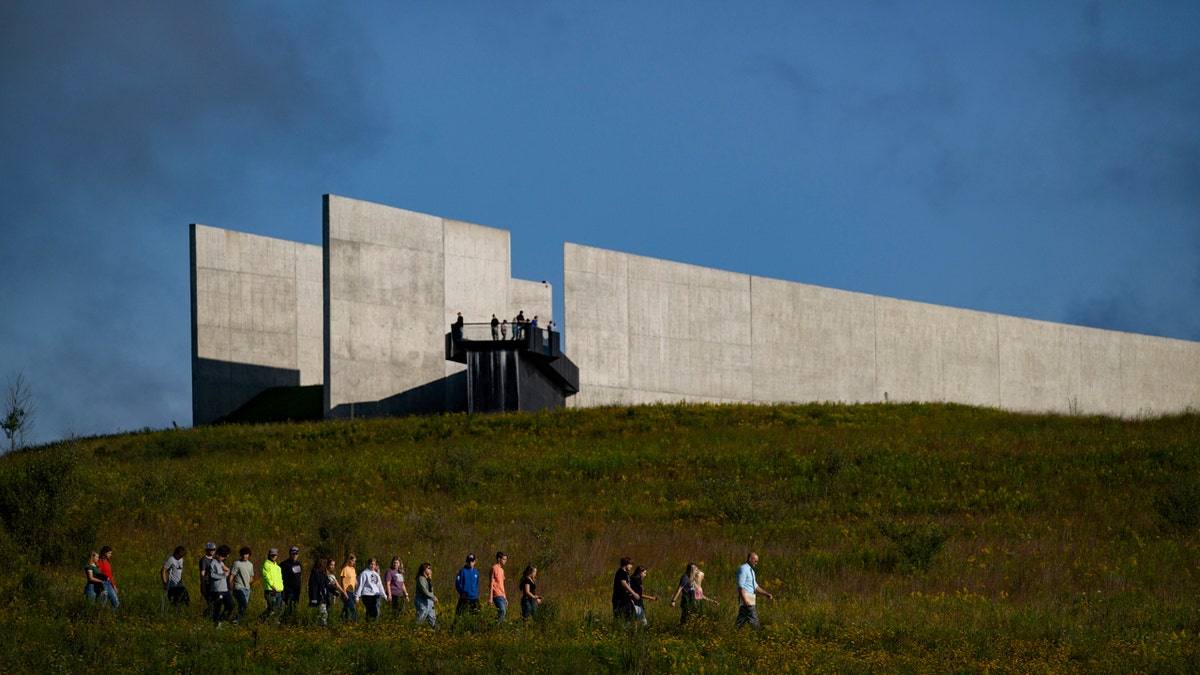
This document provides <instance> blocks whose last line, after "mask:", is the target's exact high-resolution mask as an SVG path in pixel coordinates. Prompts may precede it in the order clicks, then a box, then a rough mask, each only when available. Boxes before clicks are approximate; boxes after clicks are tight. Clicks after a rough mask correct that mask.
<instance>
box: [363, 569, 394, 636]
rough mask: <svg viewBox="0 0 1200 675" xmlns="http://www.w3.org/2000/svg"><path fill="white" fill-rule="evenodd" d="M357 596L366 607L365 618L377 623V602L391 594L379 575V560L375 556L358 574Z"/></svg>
mask: <svg viewBox="0 0 1200 675" xmlns="http://www.w3.org/2000/svg"><path fill="white" fill-rule="evenodd" d="M358 597H359V598H360V599H361V600H362V601H363V605H364V606H365V607H366V608H367V618H368V619H371V620H372V621H374V622H376V623H379V603H380V602H381V601H383V600H390V599H391V595H390V594H389V593H388V589H387V586H385V585H384V583H383V579H382V578H380V576H379V561H378V560H376V559H375V558H371V559H370V560H368V561H367V566H366V568H365V569H363V571H362V573H361V574H359V575H358Z"/></svg>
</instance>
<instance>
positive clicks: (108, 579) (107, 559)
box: [96, 546, 121, 612]
mask: <svg viewBox="0 0 1200 675" xmlns="http://www.w3.org/2000/svg"><path fill="white" fill-rule="evenodd" d="M112 555H113V550H112V547H111V546H105V547H104V548H102V549H100V562H99V563H97V565H96V566H97V567H99V568H100V573H101V574H103V575H104V576H105V579H104V602H107V603H108V606H109V609H111V610H112V611H114V612H115V611H117V608H118V607H120V606H121V601H120V600H118V599H117V582H116V580H115V579H113V573H112Z"/></svg>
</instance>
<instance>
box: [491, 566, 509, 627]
mask: <svg viewBox="0 0 1200 675" xmlns="http://www.w3.org/2000/svg"><path fill="white" fill-rule="evenodd" d="M507 562H508V556H506V555H504V552H503V551H496V564H495V565H492V576H491V583H490V584H488V586H489V592H488V595H490V596H491V601H492V604H493V605H495V606H496V621H497V622H500V621H504V617H505V616H507V615H508V596H507V595H505V594H504V564H505V563H507Z"/></svg>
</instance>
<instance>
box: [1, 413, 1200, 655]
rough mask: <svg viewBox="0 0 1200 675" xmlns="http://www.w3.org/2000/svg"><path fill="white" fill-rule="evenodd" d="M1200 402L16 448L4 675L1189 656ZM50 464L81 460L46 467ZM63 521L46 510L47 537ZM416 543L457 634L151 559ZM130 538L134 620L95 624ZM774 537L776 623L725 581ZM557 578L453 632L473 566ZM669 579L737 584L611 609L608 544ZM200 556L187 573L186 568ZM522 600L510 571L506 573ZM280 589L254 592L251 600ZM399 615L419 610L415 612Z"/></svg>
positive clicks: (422, 424)
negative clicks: (625, 619)
mask: <svg viewBox="0 0 1200 675" xmlns="http://www.w3.org/2000/svg"><path fill="white" fill-rule="evenodd" d="M1197 439H1200V416H1198V415H1183V416H1175V417H1168V418H1162V419H1152V420H1138V421H1122V420H1114V419H1107V418H1079V417H1054V416H1030V415H1017V414H1012V413H1004V412H999V411H994V410H984V409H976V408H967V407H962V406H949V405H887V404H885V405H872V406H840V405H806V406H774V407H762V406H684V405H658V406H641V407H628V408H626V407H613V408H602V409H592V410H563V411H557V412H553V413H543V414H536V415H497V416H466V415H445V416H432V417H422V418H406V419H386V420H371V421H364V420H356V421H346V422H306V423H297V424H280V425H269V426H236V425H229V426H220V427H208V428H201V429H192V430H170V431H158V432H144V433H136V434H124V435H119V436H107V437H99V438H90V439H77V440H73V441H71V442H67V443H61V444H57V445H54V446H47V447H43V448H38V449H34V450H30V451H26V452H22V453H17V454H14V455H9V456H5V457H3V458H0V489H2V490H0V517H2V518H3V524H4V528H3V530H2V531H0V556H2V557H3V559H4V560H6V561H10V562H11V563H12V566H11V567H10V569H12V570H13V572H14V573H12V574H9V575H0V598H4V600H0V602H3V603H5V604H7V605H8V606H7V607H6V608H5V609H4V611H0V651H2V655H3V658H4V660H3V661H0V663H5V664H12V667H13V668H14V669H18V668H19V669H21V670H26V669H29V670H45V669H51V668H53V669H68V670H75V669H82V668H83V667H87V666H90V665H93V664H104V665H109V666H111V667H115V668H118V669H130V670H132V669H144V668H150V669H155V670H179V671H187V670H194V669H199V668H206V669H211V668H231V669H236V670H240V671H264V672H266V671H274V670H278V669H283V668H289V669H291V668H296V667H299V668H303V669H316V668H320V669H327V670H333V671H339V672H342V671H344V672H366V671H372V672H375V671H381V670H382V671H394V672H406V671H422V672H471V671H477V670H483V669H497V668H506V669H510V670H511V669H517V670H522V671H543V672H565V671H570V672H661V671H666V670H672V671H685V672H704V671H706V670H707V671H709V672H731V671H739V670H745V669H749V668H757V669H767V668H774V669H782V670H786V671H798V670H805V671H813V672H821V671H824V672H861V671H863V670H872V669H873V670H883V671H907V672H948V671H951V672H953V671H962V672H1033V671H1038V672H1096V671H1111V672H1131V671H1144V672H1149V671H1155V672H1194V671H1196V670H1200V650H1198V649H1197V646H1196V645H1197V641H1196V636H1197V632H1198V631H1200V609H1198V606H1197V602H1196V591H1195V589H1196V588H1197V581H1198V580H1200V569H1198V565H1197V560H1200V555H1198V554H1200V551H1198V544H1197V541H1196V539H1195V530H1196V528H1197V523H1200V513H1198V511H1197V510H1198V509H1200V498H1197V497H1196V495H1197V494H1200V491H1198V490H1197V488H1196V485H1198V484H1200V481H1198V477H1200V442H1198V441H1197ZM54 476H60V477H61V480H59V481H55V480H53V479H52V478H53V477H54ZM38 523H44V524H45V527H38V525H37V524H38ZM209 540H212V541H216V542H218V543H229V544H230V545H231V546H234V547H235V548H236V547H239V546H241V545H249V546H251V547H252V548H253V549H254V560H255V561H256V562H258V561H261V559H262V555H263V554H264V553H265V551H266V549H267V548H268V547H271V546H274V547H278V548H281V549H284V548H286V547H288V546H290V545H292V544H293V543H294V544H298V545H299V546H301V547H302V548H303V549H304V551H305V554H306V558H305V563H306V568H307V563H308V562H309V560H308V558H307V555H309V554H312V553H314V552H317V551H320V552H324V553H329V554H332V555H334V556H335V557H337V558H338V559H339V560H341V559H344V557H345V555H346V554H347V553H350V552H354V553H357V554H358V556H359V559H360V560H365V559H366V558H367V557H378V558H381V559H384V560H388V559H390V558H391V556H392V555H395V554H399V555H401V556H402V557H403V558H404V560H405V563H406V566H407V569H408V571H409V573H410V574H411V573H413V572H415V570H416V567H417V564H418V563H420V562H421V561H423V560H428V561H430V562H432V563H433V565H434V570H435V571H434V583H435V590H436V591H437V592H438V594H439V596H440V597H441V598H442V599H443V605H442V607H441V609H440V614H441V618H442V622H443V623H444V624H446V625H447V626H448V628H446V629H445V630H443V631H441V632H440V633H437V634H434V633H431V632H428V631H421V630H417V629H415V628H414V627H412V626H411V625H409V622H408V621H407V620H406V621H401V622H397V623H391V622H385V623H384V624H381V625H380V626H371V625H366V624H363V623H360V624H356V625H340V624H337V623H336V622H335V626H334V627H333V628H331V629H320V628H318V627H315V626H309V625H299V626H284V627H276V626H275V625H273V624H252V625H248V626H237V627H229V628H224V629H222V630H221V631H214V630H213V629H212V628H211V627H210V626H209V625H207V624H206V623H204V622H203V621H201V620H200V618H199V608H197V607H193V608H191V609H189V610H186V611H182V612H172V611H168V612H167V613H165V614H162V613H160V605H161V590H160V585H159V583H158V582H157V579H158V569H159V567H160V566H161V564H162V562H163V560H164V559H165V558H166V557H167V555H168V554H169V552H170V550H171V549H172V548H173V547H174V546H175V545H177V544H181V543H182V544H184V545H185V546H187V547H188V548H189V551H190V552H189V558H188V564H187V565H186V566H185V578H186V579H187V581H188V582H189V585H190V586H191V587H192V594H193V597H194V598H195V597H196V596H197V594H196V592H195V584H196V579H195V576H194V574H195V573H194V566H195V555H196V554H197V553H198V552H199V550H200V549H201V548H202V547H203V543H204V542H205V541H209ZM103 544H109V545H111V546H113V547H114V549H116V555H115V557H114V569H115V572H116V577H117V580H118V583H119V585H120V587H121V590H122V607H121V612H120V614H119V615H117V616H109V615H107V614H105V613H103V612H95V611H93V612H85V611H84V607H83V600H82V593H81V590H82V567H83V560H84V556H85V555H86V552H87V551H88V550H91V549H94V548H98V547H99V546H100V545H103ZM751 549H753V550H755V551H757V552H758V553H759V554H760V555H761V556H762V563H761V564H760V567H759V580H760V582H761V583H762V585H763V586H765V587H766V588H768V589H769V590H771V591H772V592H773V593H775V595H776V596H777V598H778V599H777V600H776V601H775V602H770V601H767V602H764V603H763V604H762V606H761V607H760V615H761V617H762V618H763V620H764V623H765V624H766V629H765V630H764V631H763V632H762V633H755V634H751V633H750V632H749V631H746V632H744V633H741V634H735V633H733V632H732V625H733V617H734V614H735V613H736V605H735V603H734V594H733V584H732V577H733V574H734V571H735V569H736V567H737V566H738V565H739V564H740V563H741V562H742V561H743V560H744V559H745V555H746V553H747V551H749V550H751ZM496 550H504V551H505V552H506V553H508V554H509V557H510V561H511V562H510V568H509V576H510V578H513V579H514V580H515V578H516V577H518V576H519V572H520V569H521V568H523V567H524V565H525V563H527V562H534V563H535V564H537V565H538V566H539V568H540V570H541V579H540V582H539V592H540V593H542V594H543V595H545V596H546V597H547V598H548V601H547V604H546V605H545V606H544V608H543V617H542V618H543V620H541V621H539V622H535V623H533V624H531V625H521V624H520V622H519V620H514V619H513V618H512V615H513V614H519V610H518V609H517V607H516V602H513V603H512V607H511V608H510V610H511V611H510V620H509V622H508V623H507V624H506V625H503V626H495V625H493V624H492V623H491V622H489V621H474V622H469V623H468V622H463V623H460V624H458V625H457V626H454V625H453V623H454V622H453V617H452V616H451V615H452V613H453V612H452V607H453V597H452V596H453V589H452V577H453V574H454V571H455V569H456V568H457V567H459V566H460V565H461V564H462V559H463V557H464V556H465V555H466V554H467V553H468V552H471V553H475V554H476V555H477V556H479V557H480V559H481V560H485V561H486V560H489V559H490V557H491V554H492V553H494V552H495V551H496ZM623 555H629V556H632V557H633V558H634V560H635V562H637V563H638V564H644V565H646V566H647V567H649V568H650V570H651V575H650V577H649V578H648V579H647V588H648V589H649V590H650V591H651V592H652V593H655V594H657V595H660V596H664V598H666V599H669V598H670V596H671V594H672V593H673V592H674V588H675V581H676V579H677V578H678V575H679V573H680V572H681V571H682V570H683V567H684V565H685V564H686V563H687V562H689V561H695V562H699V563H700V564H701V565H702V567H703V568H704V569H705V570H706V572H707V573H708V576H707V579H706V590H707V591H708V593H709V595H711V596H713V597H715V598H717V599H718V600H720V601H721V604H720V605H719V606H716V607H713V608H710V611H708V612H707V615H706V616H704V617H701V618H700V620H698V621H696V622H695V623H694V624H691V625H688V626H685V627H682V628H681V627H679V626H678V625H677V623H678V615H677V614H675V613H674V611H673V610H671V608H670V607H669V606H668V605H667V600H666V599H664V600H662V601H660V602H658V603H653V602H650V603H648V613H649V615H650V620H651V625H650V628H649V629H648V630H645V631H632V632H630V631H626V630H625V629H624V628H623V627H622V626H619V625H618V626H614V625H612V624H611V622H610V621H609V620H608V617H609V615H610V614H611V612H610V609H609V608H608V595H609V589H610V587H611V586H610V584H611V579H612V573H613V571H614V570H615V567H616V564H617V560H618V558H620V557H621V556H623ZM188 575H190V576H188ZM509 592H510V595H511V596H512V597H513V598H514V599H515V597H516V589H515V588H510V589H509ZM261 609H262V599H261V592H260V591H259V590H256V591H255V593H254V598H253V602H252V605H251V612H252V613H257V612H258V611H261ZM411 618H412V614H411V608H410V610H409V615H408V617H407V619H408V620H411Z"/></svg>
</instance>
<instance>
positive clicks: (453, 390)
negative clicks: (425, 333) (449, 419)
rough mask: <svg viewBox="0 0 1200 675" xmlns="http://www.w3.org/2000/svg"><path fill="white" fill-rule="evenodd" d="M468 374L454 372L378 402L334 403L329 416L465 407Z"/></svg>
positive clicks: (414, 412) (390, 414)
mask: <svg viewBox="0 0 1200 675" xmlns="http://www.w3.org/2000/svg"><path fill="white" fill-rule="evenodd" d="M466 392H467V374H466V372H465V371H464V372H461V373H455V374H454V375H449V376H447V377H443V378H442V379H440V380H434V381H433V382H429V383H427V384H423V385H421V386H419V387H415V388H413V389H409V390H408V391H403V392H400V393H399V394H396V395H395V396H389V397H387V398H385V399H382V400H379V401H355V402H353V403H342V404H339V405H336V406H333V407H332V408H331V409H330V411H329V416H330V417H336V418H340V419H354V418H358V417H402V416H405V415H429V414H433V413H442V412H462V411H464V410H466V409H467V393H466Z"/></svg>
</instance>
